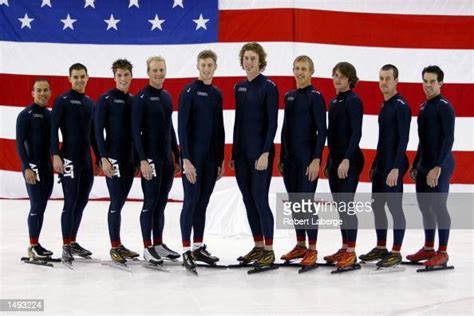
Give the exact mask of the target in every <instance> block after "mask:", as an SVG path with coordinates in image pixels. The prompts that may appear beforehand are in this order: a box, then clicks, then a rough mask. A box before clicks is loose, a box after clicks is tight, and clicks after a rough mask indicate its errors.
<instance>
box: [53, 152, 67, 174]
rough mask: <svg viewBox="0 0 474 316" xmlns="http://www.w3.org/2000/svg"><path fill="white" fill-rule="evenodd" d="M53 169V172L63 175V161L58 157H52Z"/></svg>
mask: <svg viewBox="0 0 474 316" xmlns="http://www.w3.org/2000/svg"><path fill="white" fill-rule="evenodd" d="M53 168H54V171H55V172H57V173H59V174H64V166H63V160H62V159H61V157H59V156H58V155H54V156H53Z"/></svg>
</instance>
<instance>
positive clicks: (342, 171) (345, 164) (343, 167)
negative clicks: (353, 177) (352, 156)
mask: <svg viewBox="0 0 474 316" xmlns="http://www.w3.org/2000/svg"><path fill="white" fill-rule="evenodd" d="M349 165H350V162H349V159H344V160H343V161H342V162H341V163H340V164H339V167H338V168H337V176H338V177H339V179H345V178H347V174H348V172H349Z"/></svg>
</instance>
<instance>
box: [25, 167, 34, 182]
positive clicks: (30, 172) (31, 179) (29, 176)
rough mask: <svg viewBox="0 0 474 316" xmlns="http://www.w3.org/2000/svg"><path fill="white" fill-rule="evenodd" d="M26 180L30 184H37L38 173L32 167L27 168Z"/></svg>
mask: <svg viewBox="0 0 474 316" xmlns="http://www.w3.org/2000/svg"><path fill="white" fill-rule="evenodd" d="M25 181H26V183H28V184H36V173H35V172H34V171H33V170H31V169H25Z"/></svg>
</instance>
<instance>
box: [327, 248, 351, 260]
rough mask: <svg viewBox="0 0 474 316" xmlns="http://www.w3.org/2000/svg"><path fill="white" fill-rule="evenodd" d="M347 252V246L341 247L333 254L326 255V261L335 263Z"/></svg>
mask: <svg viewBox="0 0 474 316" xmlns="http://www.w3.org/2000/svg"><path fill="white" fill-rule="evenodd" d="M345 253H346V249H345V248H341V249H339V250H338V251H337V252H336V253H334V254H332V255H329V256H326V257H324V258H323V259H324V261H326V262H327V263H334V262H336V261H339V259H340V258H341V257H342V256H343V255H344V254H345Z"/></svg>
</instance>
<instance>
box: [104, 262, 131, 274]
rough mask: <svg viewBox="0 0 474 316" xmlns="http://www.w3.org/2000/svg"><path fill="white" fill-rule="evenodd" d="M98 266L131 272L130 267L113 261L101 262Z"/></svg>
mask: <svg viewBox="0 0 474 316" xmlns="http://www.w3.org/2000/svg"><path fill="white" fill-rule="evenodd" d="M100 264H101V265H103V266H109V267H112V268H115V269H119V270H123V271H127V272H132V269H130V267H129V266H128V265H127V264H126V263H118V262H115V261H103V262H101V263H100Z"/></svg>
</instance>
